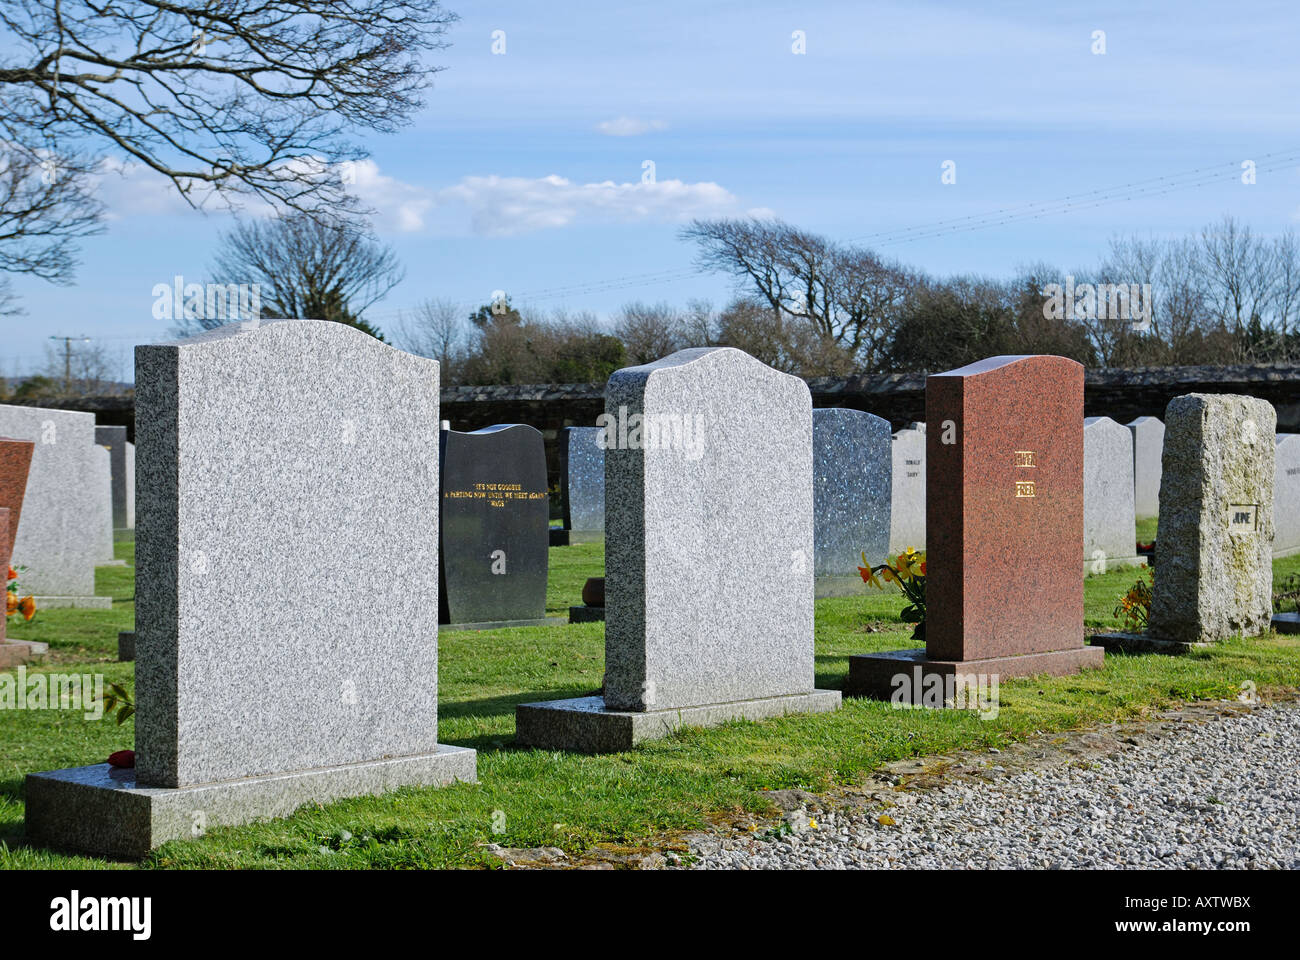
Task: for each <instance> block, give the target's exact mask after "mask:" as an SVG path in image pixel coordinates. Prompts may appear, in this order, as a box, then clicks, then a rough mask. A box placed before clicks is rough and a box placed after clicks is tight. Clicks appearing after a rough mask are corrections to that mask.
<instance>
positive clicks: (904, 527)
mask: <svg viewBox="0 0 1300 960" xmlns="http://www.w3.org/2000/svg"><path fill="white" fill-rule="evenodd" d="M890 457H891V459H892V461H893V471H892V472H893V480H892V485H891V490H890V503H891V508H890V517H889V555H890V556H896V555H897V554H899V553H902V552H903V551H904V550H906V549H907V548H908V547H915V548H916V549H917V550H924V549H925V424H923V423H914V424H912V426H911V427H908V428H907V429H905V430H899V431H898V432H897V433H895V434H894V439H893V442H892V444H891V445H890ZM867 556H868V559H870V557H871V555H870V554H868V555H867ZM877 562H879V561H877Z"/></svg>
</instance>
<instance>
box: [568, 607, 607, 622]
mask: <svg viewBox="0 0 1300 960" xmlns="http://www.w3.org/2000/svg"><path fill="white" fill-rule="evenodd" d="M569 622H570V623H604V622H605V608H604V607H588V606H579V607H570V608H569Z"/></svg>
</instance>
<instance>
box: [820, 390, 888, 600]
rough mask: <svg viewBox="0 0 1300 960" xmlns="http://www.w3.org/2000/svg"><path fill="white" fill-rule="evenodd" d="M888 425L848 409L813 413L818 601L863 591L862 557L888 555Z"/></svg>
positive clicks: (862, 412) (878, 559)
mask: <svg viewBox="0 0 1300 960" xmlns="http://www.w3.org/2000/svg"><path fill="white" fill-rule="evenodd" d="M891 446H892V438H891V436H890V431H889V421H888V420H882V419H881V418H880V417H877V416H874V415H872V414H870V413H866V412H864V411H862V410H850V409H848V408H844V407H827V408H823V409H818V410H814V411H813V575H814V580H813V588H814V594H815V595H816V596H819V597H829V596H844V595H847V594H850V593H858V592H860V591H861V590H862V578H861V577H860V576H859V575H858V567H859V566H860V565H861V564H862V554H863V552H864V551H865V552H866V555H867V558H868V559H870V560H872V562H879V561H880V559H881V558H882V557H883V556H884V555H885V553H886V552H887V551H888V550H889V518H890V508H891V505H892V501H891V488H892V486H893V483H892V479H891V472H892V469H893V461H892V453H891V449H890V448H891Z"/></svg>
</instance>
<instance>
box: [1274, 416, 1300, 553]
mask: <svg viewBox="0 0 1300 960" xmlns="http://www.w3.org/2000/svg"><path fill="white" fill-rule="evenodd" d="M1273 453H1274V457H1275V465H1274V468H1273V522H1274V530H1273V556H1274V557H1289V556H1290V555H1291V554H1293V553H1300V435H1297V434H1294V433H1279V434H1278V435H1277V442H1276V444H1275V445H1274V448H1273Z"/></svg>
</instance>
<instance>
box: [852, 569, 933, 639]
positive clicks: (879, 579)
mask: <svg viewBox="0 0 1300 960" xmlns="http://www.w3.org/2000/svg"><path fill="white" fill-rule="evenodd" d="M862 564H863V565H862V566H860V567H858V573H860V574H861V575H862V582H863V583H865V584H867V585H868V586H872V587H879V588H881V589H884V586H885V584H886V583H896V584H898V586H899V588H900V589H901V590H902V591H903V595H904V596H906V597H907V599H908V601H909V602H908V605H907V606H905V607H904V608H903V612H902V613H900V614H899V617H900V618H901V619H902V621H903V622H904V623H914V624H916V628H915V629H914V630H913V631H912V639H914V640H922V641H923V640H925V576H926V573H925V553H924V552H918V551H917V549H916V548H915V547H908V548H907V549H906V550H904V551H903V552H902V553H900V554H899V555H898V556H897V557H896V558H894V563H892V564H891V563H880V564H876V565H875V566H872V565H871V563H870V562H869V561H868V560H867V554H866V551H865V550H864V551H863V552H862Z"/></svg>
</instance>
